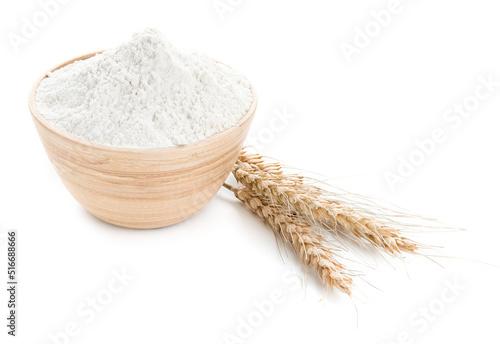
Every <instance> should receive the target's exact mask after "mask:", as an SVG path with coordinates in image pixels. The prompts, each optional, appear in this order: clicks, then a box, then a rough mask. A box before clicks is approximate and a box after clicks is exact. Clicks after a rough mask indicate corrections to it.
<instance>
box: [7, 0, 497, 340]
mask: <svg viewBox="0 0 500 344" xmlns="http://www.w3.org/2000/svg"><path fill="white" fill-rule="evenodd" d="M223 3H229V4H232V5H229V6H231V10H230V11H227V12H225V13H223V15H222V17H221V16H219V14H218V12H217V11H216V9H215V8H214V6H213V0H203V1H202V0H199V1H162V2H159V1H152V0H141V1H124V0H120V1H118V0H116V1H102V0H100V1H97V0H85V1H83V0H70V1H67V3H66V4H64V5H60V7H59V9H58V11H57V13H55V15H54V16H53V17H51V18H50V19H49V20H48V23H47V24H46V25H45V26H44V27H41V28H40V29H39V31H38V32H37V33H36V35H34V37H32V38H29V39H28V40H27V42H25V43H23V44H21V45H20V46H19V47H18V48H19V49H18V51H16V49H14V47H13V45H12V44H11V43H10V42H9V39H8V38H7V37H8V35H9V34H17V35H21V28H22V26H23V17H25V18H28V20H30V21H32V20H33V19H32V18H33V16H34V15H36V14H37V13H38V12H40V11H41V10H42V9H41V6H40V4H39V3H38V2H37V1H34V0H26V1H9V2H7V1H3V2H2V4H1V5H0V6H1V8H0V23H1V28H0V30H1V37H2V40H1V56H0V59H1V61H0V62H1V65H2V76H1V78H0V87H1V89H0V95H1V98H0V99H1V102H0V107H1V114H0V118H1V119H0V121H1V124H0V147H1V163H2V166H1V169H0V183H1V184H0V233H2V238H1V241H2V245H1V250H0V252H1V257H0V258H1V259H0V266H1V269H0V272H1V275H0V276H1V277H0V285H1V290H3V292H2V293H0V296H1V299H0V300H1V301H0V314H1V317H0V318H1V319H2V321H1V326H0V328H1V329H2V330H1V334H0V337H1V338H2V339H1V342H2V343H14V342H16V343H44V344H45V343H51V342H53V341H51V340H50V339H49V335H50V334H57V333H61V332H63V331H65V328H66V326H68V324H69V326H70V327H71V326H72V325H71V324H72V323H73V322H76V324H77V326H78V331H77V332H79V333H78V335H77V336H76V337H72V338H71V339H70V340H69V341H68V340H63V336H61V337H60V338H61V340H60V341H59V342H60V343H66V342H68V343H93V344H100V343H138V342H145V343H169V342H173V343H225V342H227V341H224V339H223V336H224V334H225V333H226V334H228V333H229V334H232V335H235V336H236V335H237V329H238V324H239V321H240V320H239V319H243V321H247V320H248V317H249V316H251V315H252V314H254V315H255V312H258V308H257V306H256V305H255V302H261V301H262V300H267V299H269V298H270V297H271V295H273V293H275V292H276V291H275V290H278V292H279V293H282V294H283V296H282V298H281V301H283V302H282V303H280V304H277V305H275V307H274V309H273V310H272V311H270V312H269V313H270V314H266V315H264V316H262V317H263V320H262V322H261V324H260V326H258V327H257V328H255V329H252V333H251V334H250V335H249V336H248V338H245V339H244V340H243V341H236V340H235V341H234V342H236V343H238V342H245V343H275V342H292V343H299V342H300V343H302V342H309V341H312V342H314V341H321V342H332V343H333V342H336V343H337V342H338V343H393V342H398V337H400V336H401V338H400V340H399V342H400V343H403V342H404V343H410V342H412V343H443V342H446V343H471V342H479V343H498V342H499V341H500V339H499V337H500V335H499V334H498V322H499V320H500V315H499V313H498V309H499V306H500V296H499V295H500V293H499V292H498V291H499V286H500V277H499V276H500V270H499V269H498V268H495V267H492V266H487V265H485V264H480V263H474V262H472V261H471V260H477V261H481V262H487V263H490V264H496V265H500V254H499V253H498V242H499V240H500V228H499V226H500V225H499V222H498V212H499V205H500V204H499V197H498V195H499V194H500V183H499V175H500V164H499V162H498V160H499V154H498V149H499V145H500V136H499V135H498V133H497V131H498V128H499V125H500V118H499V116H498V114H499V111H500V87H497V88H496V89H495V90H494V91H493V93H492V94H491V97H489V99H487V100H483V101H480V103H479V104H478V108H477V110H476V111H473V112H472V113H471V115H470V116H469V118H467V119H465V120H463V122H461V123H460V124H459V125H457V126H456V127H454V126H453V123H452V122H446V121H445V120H444V118H443V113H444V112H445V111H446V110H447V109H448V108H450V107H453V106H454V105H455V104H461V103H463V101H464V99H466V98H467V97H469V96H474V91H475V89H476V87H477V86H478V85H479V84H480V82H479V79H478V78H479V77H481V76H482V77H484V78H488V76H490V75H491V77H492V78H493V80H498V81H500V41H499V37H498V33H499V32H500V21H499V20H498V13H499V10H500V7H499V6H498V4H497V3H496V2H493V1H487V0H475V1H472V0H469V1H463V0H458V1H457V0H453V1H452V0H446V1H445V0H442V1H431V0H419V1H410V0H401V2H400V5H399V6H400V11H399V13H397V14H394V15H392V18H391V20H390V23H389V24H388V25H387V26H386V27H383V28H382V29H381V30H380V32H379V33H377V32H376V31H373V32H371V33H372V36H373V37H372V38H370V42H369V43H368V44H367V46H366V47H363V48H361V49H360V50H359V51H358V53H356V54H354V55H353V56H351V57H352V61H351V62H350V63H348V61H347V59H346V57H345V55H344V54H343V53H342V50H341V45H342V42H344V43H346V44H353V41H354V38H355V35H356V28H357V27H359V28H360V29H361V30H364V29H365V25H367V24H368V26H369V27H370V25H371V24H369V23H370V22H371V21H373V17H372V15H371V14H370V13H371V11H373V10H375V11H380V10H384V9H387V8H388V6H389V5H388V4H389V1H366V0H363V1H361V0H359V1H290V0H288V1H285V0H273V1H264V0H253V1H246V0H242V1H236V0H233V1H229V0H224V1H223ZM146 27H157V28H159V29H160V30H161V31H162V32H163V33H164V34H165V35H166V36H167V37H168V38H169V39H170V40H171V41H172V42H174V43H176V44H177V45H182V46H185V47H191V48H196V49H198V50H200V51H205V52H206V53H207V54H209V55H210V56H212V57H214V58H216V59H218V60H221V61H224V62H226V63H227V64H229V65H231V66H233V67H235V68H238V69H239V70H241V71H242V72H244V73H245V74H246V75H247V76H248V77H249V79H250V80H251V81H252V82H253V83H254V85H255V87H256V89H257V90H258V93H259V101H260V102H259V108H258V111H257V115H256V118H255V121H254V125H253V127H252V132H251V137H254V138H257V144H258V145H259V146H260V151H261V152H262V153H264V154H266V155H269V156H272V157H276V158H279V159H281V160H283V161H285V162H286V163H287V164H288V165H291V166H295V167H298V168H302V169H306V170H308V171H315V172H319V173H321V174H322V175H325V176H329V177H331V178H333V179H332V180H331V183H332V184H334V185H335V186H338V187H341V188H344V189H349V190H351V191H354V192H361V193H364V194H371V195H375V196H377V197H381V198H384V199H387V200H389V201H390V202H391V203H395V204H397V205H400V206H402V207H405V208H407V209H410V210H412V211H414V212H416V213H419V214H426V215H430V216H434V217H437V218H439V219H440V220H442V221H443V222H444V223H446V224H447V225H450V226H457V227H464V228H467V229H468V231H465V232H458V233H437V232H436V233H431V234H429V235H427V236H424V237H422V238H421V239H422V240H424V241H426V242H427V240H428V242H432V243H439V244H441V245H443V246H444V249H443V250H442V252H443V254H445V255H448V256H456V257H460V258H464V259H449V260H443V259H441V260H439V262H440V263H441V265H443V267H439V266H438V265H437V264H434V263H432V262H431V261H429V260H426V259H411V260H410V262H411V263H409V264H407V266H406V269H405V267H404V265H403V264H402V263H401V262H400V261H394V260H388V262H385V261H384V260H383V259H380V258H379V259H377V260H376V261H375V260H372V261H371V262H370V264H371V265H372V266H373V267H374V268H373V269H369V268H366V269H365V271H364V272H365V279H366V280H367V281H368V282H370V283H371V284H373V285H374V286H375V287H376V288H375V287H371V286H370V285H369V284H367V283H359V284H358V289H357V290H356V292H355V295H354V297H353V299H352V300H351V299H350V298H349V297H346V296H344V295H342V294H340V293H338V292H329V293H324V290H323V289H322V287H321V284H320V283H318V281H317V279H316V277H308V278H307V279H304V272H303V270H302V268H301V265H300V264H298V263H297V261H296V259H295V257H294V256H293V254H292V252H290V251H289V252H288V255H287V254H286V253H285V252H283V251H281V255H282V256H283V258H281V257H280V251H279V250H278V248H277V246H276V242H275V239H274V236H273V234H272V233H271V232H270V231H269V230H268V229H267V228H266V227H265V226H264V225H262V224H261V223H260V222H259V221H258V220H257V219H256V218H254V217H253V216H252V215H251V214H249V213H247V212H246V210H245V209H244V208H243V207H242V206H241V205H240V204H239V203H238V202H237V201H236V200H235V199H233V197H232V196H231V194H230V193H229V192H228V191H226V190H221V191H220V192H219V194H218V195H217V196H216V197H215V199H214V200H213V201H212V202H211V203H210V204H209V205H208V206H207V207H206V208H205V209H203V210H202V211H201V212H199V213H198V214H196V215H195V216H193V217H192V218H191V219H189V220H187V221H185V222H183V223H181V224H178V225H175V226H172V227H170V228H164V229H157V230H129V229H122V228H118V227H114V226H111V225H108V224H106V223H103V222H101V221H100V220H97V219H96V218H94V217H92V216H91V215H90V214H88V213H87V212H86V211H85V210H84V209H82V208H81V207H80V206H79V205H78V204H77V203H76V201H75V200H74V199H73V198H72V197H71V196H70V195H69V193H68V192H67V191H66V190H65V188H64V186H63V185H62V184H61V182H60V181H59V179H58V177H57V176H56V175H55V173H54V171H53V169H52V167H51V165H50V163H49V161H48V159H47V157H46V155H45V152H44V150H43V148H42V145H41V143H40V141H39V138H38V136H37V133H36V131H35V128H34V125H33V123H32V121H31V118H30V115H29V111H28V107H27V95H28V91H29V89H30V87H31V85H32V84H33V83H34V82H35V81H36V79H37V78H38V77H39V76H41V75H42V74H43V73H44V72H45V71H46V70H48V69H49V68H50V67H52V66H54V65H56V64H58V63H60V62H62V61H65V60H67V59H69V58H72V57H75V56H79V55H82V54H85V53H88V52H92V51H96V50H100V49H105V48H108V47H113V46H116V45H118V44H120V43H122V42H123V41H125V40H127V39H128V38H129V37H130V36H131V34H132V33H133V32H135V31H139V30H142V29H144V28H146ZM376 29H377V28H376V27H372V30H376ZM11 37H12V35H11ZM469 100H470V98H469ZM276 111H278V112H284V111H285V112H287V113H289V114H293V115H295V117H294V118H293V119H292V120H290V121H289V123H287V124H285V126H284V127H280V130H278V131H276V130H275V131H271V132H270V130H271V129H270V123H271V121H272V119H273V118H274V117H275V116H276ZM436 128H442V129H443V130H444V132H445V133H446V137H447V139H446V140H445V141H444V142H441V143H439V144H436V147H435V149H434V151H433V152H432V153H431V154H429V156H427V157H426V158H425V159H424V161H423V162H422V164H421V165H420V166H417V167H416V168H415V170H414V171H413V173H412V174H411V175H410V176H408V177H407V178H405V180H404V182H401V183H399V184H398V185H397V186H396V187H395V189H394V190H393V189H391V188H390V187H389V184H388V182H387V181H386V177H385V176H386V174H387V172H388V171H389V172H397V168H398V164H399V158H400V157H402V158H404V159H408V157H409V156H410V155H411V154H418V153H414V152H415V150H416V149H418V146H417V145H416V143H415V140H423V139H426V138H430V137H431V134H432V132H433V131H434V130H435V129H436ZM281 129H282V130H281ZM271 136H272V137H271ZM263 138H264V139H263ZM8 229H17V230H18V236H19V281H20V285H19V288H20V289H19V317H20V318H19V319H18V321H19V328H18V337H17V338H10V337H8V336H7V335H6V327H5V326H4V325H5V322H6V321H5V320H4V319H5V318H6V316H7V307H6V300H7V299H6V298H7V295H6V293H5V291H4V290H5V289H6V282H5V281H6V251H5V233H6V232H7V230H8ZM122 268H124V269H126V271H127V274H129V275H132V276H134V278H133V280H131V281H129V282H128V284H127V286H126V287H125V288H124V289H123V290H122V291H121V292H119V293H117V294H115V295H114V297H113V299H112V300H111V302H110V303H109V304H108V305H106V306H104V309H103V310H102V312H100V313H98V314H96V317H95V319H92V321H90V322H89V321H88V320H89V318H86V317H82V316H80V315H79V314H78V313H77V308H78V307H79V306H81V304H82V303H83V304H84V305H85V302H87V301H86V300H87V298H89V297H92V296H95V295H96V294H98V293H101V294H102V293H105V292H103V290H104V289H106V288H107V285H108V283H109V281H110V280H112V279H113V271H114V270H113V269H115V270H116V271H121V270H122ZM310 276H314V275H310ZM299 279H300V280H303V281H304V282H306V283H307V286H306V287H304V286H300V287H298V288H297V285H296V282H297V281H298V280H299ZM287 281H288V282H287ZM290 281H292V282H290ZM446 281H449V282H451V283H458V284H460V285H461V286H462V288H464V290H461V291H460V292H458V294H459V295H458V296H456V297H454V298H453V301H451V302H449V303H443V302H442V301H440V300H441V298H442V294H443V293H444V294H445V295H448V294H447V283H448V282H446ZM102 295H104V294H102ZM450 295H452V294H449V295H448V296H450ZM443 305H444V306H443ZM440 306H443V307H440ZM429 307H431V308H432V307H434V308H433V309H434V310H437V311H436V313H439V314H437V315H436V316H433V318H432V321H431V320H422V319H424V318H422V316H420V315H418V312H419V310H421V309H422V308H423V309H425V308H429ZM415 312H417V315H415ZM412 319H413V320H418V321H419V322H418V324H419V325H418V326H417V325H415V324H414V323H411V320H412ZM429 319H430V318H429ZM424 325H426V326H424ZM424 327H425V328H424ZM404 333H407V335H406V337H405V335H404Z"/></svg>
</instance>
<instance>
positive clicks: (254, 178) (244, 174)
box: [233, 151, 418, 255]
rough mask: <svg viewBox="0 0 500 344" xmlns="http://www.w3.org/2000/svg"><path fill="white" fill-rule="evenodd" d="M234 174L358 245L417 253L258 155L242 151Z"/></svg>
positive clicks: (393, 231) (396, 235) (388, 230)
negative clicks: (366, 244)
mask: <svg viewBox="0 0 500 344" xmlns="http://www.w3.org/2000/svg"><path fill="white" fill-rule="evenodd" d="M233 174H234V176H235V178H236V180H237V181H238V182H240V183H241V184H243V185H244V186H246V187H247V188H249V189H250V190H252V191H253V192H254V193H256V194H258V195H260V196H263V197H266V198H268V199H270V200H271V201H272V203H276V204H280V205H281V206H283V207H285V208H286V209H288V211H290V212H294V213H296V214H297V215H299V216H301V217H303V218H304V219H306V220H308V221H309V222H311V223H313V224H321V225H322V226H324V227H326V228H328V229H330V230H331V231H333V232H334V233H337V234H338V233H343V234H344V235H347V236H349V237H350V238H352V239H354V240H357V241H358V242H359V243H361V244H364V241H367V242H369V243H371V244H373V245H374V246H376V247H379V248H382V249H383V250H385V251H386V252H387V253H390V254H392V255H400V254H401V252H410V253H416V252H417V250H418V245H417V244H416V243H414V242H413V241H411V240H409V239H407V238H405V237H404V236H403V235H402V234H401V231H400V230H399V229H397V228H394V227H392V226H388V225H386V224H385V223H384V222H383V221H380V220H378V219H376V218H374V217H372V216H367V215H364V214H362V213H359V212H357V211H355V210H353V209H351V208H349V207H348V206H345V205H343V204H342V202H340V201H338V200H335V199H331V198H329V197H325V193H324V192H323V190H322V189H320V188H318V187H316V186H313V185H310V184H307V183H304V178H302V177H300V176H297V175H291V176H290V177H289V175H287V174H285V173H284V172H283V169H282V167H281V165H280V164H278V163H266V162H265V161H264V159H263V158H262V156H260V155H258V154H248V153H246V152H245V151H242V153H241V154H240V157H239V159H238V161H237V162H236V164H235V168H234V170H233ZM360 239H361V241H360Z"/></svg>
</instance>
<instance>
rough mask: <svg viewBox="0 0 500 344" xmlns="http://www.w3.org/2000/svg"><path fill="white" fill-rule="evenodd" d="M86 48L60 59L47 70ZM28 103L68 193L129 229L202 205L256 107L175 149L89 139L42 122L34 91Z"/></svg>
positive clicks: (226, 169) (223, 174)
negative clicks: (106, 143)
mask: <svg viewBox="0 0 500 344" xmlns="http://www.w3.org/2000/svg"><path fill="white" fill-rule="evenodd" d="M98 53H99V52H97V53H92V54H88V55H84V56H81V57H78V58H76V59H72V60H70V61H67V62H65V63H63V64H61V65H59V66H57V67H56V68H54V69H53V70H52V71H54V70H56V69H59V68H62V67H64V66H66V65H68V64H71V63H73V62H75V61H77V60H84V59H87V58H90V57H92V56H94V55H96V54H98ZM45 77H46V75H45V76H43V77H42V78H40V79H39V80H38V82H37V83H36V84H35V85H34V87H33V89H32V90H31V92H30V96H29V108H30V111H31V115H32V117H33V120H34V122H35V126H36V129H37V131H38V134H39V136H40V139H41V141H42V143H43V145H44V147H45V151H46V152H47V155H48V156H49V159H50V161H51V162H52V165H53V166H54V169H55V170H56V172H57V174H58V175H59V177H60V178H61V180H62V182H63V183H64V185H65V186H66V188H67V189H68V190H69V192H70V193H71V194H72V195H73V197H74V198H75V199H76V200H77V201H78V202H79V203H80V204H81V205H82V206H83V207H84V208H85V209H87V210H88V211H89V212H90V213H92V214H93V215H95V216H96V217H98V218H99V219H101V220H103V221H106V222H109V223H112V224H115V225H118V226H122V227H129V228H158V227H165V226H170V225H172V224H175V223H178V222H180V221H183V220H185V219H187V218H188V217H190V216H192V215H193V214H194V213H196V212H197V211H199V210H200V209H201V208H203V207H204V206H205V205H206V204H207V203H208V202H210V200H211V199H212V198H213V197H214V196H215V194H216V193H217V191H218V190H219V189H220V188H221V186H222V184H223V183H224V181H225V180H226V178H227V176H228V175H229V173H230V172H231V169H232V167H233V165H234V163H235V162H236V159H237V157H238V154H239V153H240V150H241V148H242V146H243V142H244V140H245V137H246V135H247V133H248V130H249V128H250V124H251V122H252V119H253V116H254V114H255V110H256V107H257V95H256V93H255V90H254V89H253V88H252V93H253V102H252V105H251V107H250V109H249V110H248V113H247V114H246V115H245V116H244V117H243V118H242V119H241V120H240V121H239V122H238V124H237V125H236V126H234V127H231V128H229V129H227V130H225V131H224V132H222V133H220V134H217V135H215V136H212V137H210V138H208V139H206V140H203V141H200V142H196V143H193V144H188V145H185V146H179V147H167V148H159V149H128V148H117V147H108V146H104V145H99V144H93V143H90V142H87V141H85V140H82V139H80V138H77V137H74V136H71V135H69V134H67V133H65V132H63V131H61V130H59V129H57V128H56V127H55V126H54V125H52V124H51V123H49V122H48V121H47V120H46V119H45V118H44V117H43V116H42V115H41V114H40V112H39V111H38V109H37V104H36V98H35V95H36V90H37V88H38V85H39V84H40V82H41V81H42V80H43V79H44V78H45Z"/></svg>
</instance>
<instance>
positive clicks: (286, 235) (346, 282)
mask: <svg viewBox="0 0 500 344" xmlns="http://www.w3.org/2000/svg"><path fill="white" fill-rule="evenodd" d="M225 186H226V187H227V188H228V189H230V190H231V191H233V192H234V195H235V196H236V198H238V199H239V200H240V201H242V202H243V203H244V204H245V205H246V207H247V208H248V209H249V210H250V211H252V212H253V213H254V214H256V215H257V216H258V217H259V218H260V219H261V220H262V221H263V222H264V223H266V224H267V225H268V227H270V228H271V229H272V230H273V232H274V233H275V234H276V235H278V236H279V237H281V238H282V239H283V240H284V241H286V242H287V243H289V244H290V245H291V246H292V247H293V249H294V250H295V252H296V253H297V255H298V256H299V258H300V260H301V261H302V262H303V263H304V264H305V265H310V266H312V267H314V269H315V270H316V272H317V273H318V274H319V276H320V277H321V280H322V281H323V283H324V284H325V285H326V286H328V287H330V288H337V289H339V290H340V291H342V292H344V293H346V294H349V295H350V294H351V288H352V279H351V278H350V277H349V276H347V275H346V274H345V269H344V266H343V265H342V264H340V263H338V262H337V261H335V260H334V258H333V252H332V250H331V249H329V248H328V247H327V244H326V242H325V239H324V238H323V237H322V236H321V235H319V234H316V233H314V232H313V230H312V228H311V225H310V224H308V223H306V222H303V221H302V220H300V219H299V218H298V217H297V216H296V215H294V214H291V213H290V212H289V211H288V210H287V209H285V208H284V207H282V206H280V205H277V204H273V203H271V202H270V201H269V200H268V199H267V198H265V197H264V196H262V195H258V194H256V193H254V192H253V191H251V190H250V189H248V188H246V187H241V188H233V187H231V186H229V185H227V184H225Z"/></svg>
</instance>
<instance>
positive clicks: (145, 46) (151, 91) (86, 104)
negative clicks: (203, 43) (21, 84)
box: [36, 29, 253, 148]
mask: <svg viewBox="0 0 500 344" xmlns="http://www.w3.org/2000/svg"><path fill="white" fill-rule="evenodd" d="M252 99H253V97H252V92H251V89H250V83H249V82H248V81H247V80H246V79H245V78H244V77H243V76H242V75H241V74H240V73H238V72H237V71H235V70H233V69H230V68H228V67H226V66H225V65H223V64H221V63H217V62H215V61H214V60H212V59H211V58H209V57H207V56H206V55H203V54H200V53H197V52H192V51H187V50H183V49H180V48H177V47H174V46H173V45H172V44H170V43H169V42H167V41H166V40H165V39H164V38H163V36H162V35H161V33H160V32H158V31H157V30H154V29H148V30H146V31H144V32H141V33H138V34H135V35H134V36H133V38H132V40H131V41H129V42H127V43H125V44H123V45H122V46H120V47H118V48H115V49H111V50H107V51H105V52H104V53H102V54H99V55H96V56H94V57H92V58H89V59H87V60H82V61H77V62H75V63H73V64H71V65H68V66H66V67H63V68H61V69H58V70H56V71H54V72H53V73H50V74H49V75H48V77H46V78H45V79H44V80H43V81H42V82H41V83H40V86H39V87H38V89H37V92H36V101H37V105H38V109H39V111H40V113H41V114H42V116H44V117H45V118H46V119H47V120H48V121H49V122H51V123H52V124H54V125H55V126H56V127H57V128H59V129H61V130H63V131H65V132H67V133H69V134H71V135H74V136H77V137H79V138H82V139H84V140H87V141H90V142H93V143H98V144H103V145H108V146H116V147H126V148H160V147H171V146H179V145H185V144H188V143H193V142H197V141H200V140H204V139H206V138H209V137H211V136H213V135H215V134H217V133H220V132H222V131H224V130H226V129H228V128H230V127H231V126H234V125H235V124H237V123H238V121H239V120H240V119H241V118H242V117H243V116H244V115H245V114H246V112H247V111H248V110H249V108H250V105H251V103H252Z"/></svg>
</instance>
